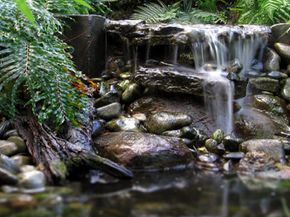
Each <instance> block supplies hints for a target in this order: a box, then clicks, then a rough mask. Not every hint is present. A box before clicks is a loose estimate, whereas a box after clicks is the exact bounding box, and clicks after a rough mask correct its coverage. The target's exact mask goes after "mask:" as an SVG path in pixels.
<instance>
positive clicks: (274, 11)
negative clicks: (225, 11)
mask: <svg viewBox="0 0 290 217" xmlns="http://www.w3.org/2000/svg"><path fill="white" fill-rule="evenodd" d="M232 10H237V11H238V12H239V13H240V16H239V19H238V22H239V23H249V24H269V25H271V24H274V23H279V22H288V21H289V19H290V2H289V0H256V1H254V0H239V1H237V3H236V7H235V8H233V9H232Z"/></svg>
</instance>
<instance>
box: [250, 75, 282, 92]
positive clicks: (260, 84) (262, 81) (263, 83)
mask: <svg viewBox="0 0 290 217" xmlns="http://www.w3.org/2000/svg"><path fill="white" fill-rule="evenodd" d="M249 85H250V88H251V89H252V91H254V92H256V91H268V92H271V93H277V92H278V90H279V81H277V80H276V79H272V78H266V77H258V78H251V79H250V80H249Z"/></svg>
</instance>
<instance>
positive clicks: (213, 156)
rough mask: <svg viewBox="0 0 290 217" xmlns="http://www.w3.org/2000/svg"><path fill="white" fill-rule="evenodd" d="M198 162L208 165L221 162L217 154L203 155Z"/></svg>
mask: <svg viewBox="0 0 290 217" xmlns="http://www.w3.org/2000/svg"><path fill="white" fill-rule="evenodd" d="M198 160H199V161H201V162H206V163H214V162H216V161H218V160H219V157H218V156H217V155H216V154H213V153H209V154H201V155H199V156H198Z"/></svg>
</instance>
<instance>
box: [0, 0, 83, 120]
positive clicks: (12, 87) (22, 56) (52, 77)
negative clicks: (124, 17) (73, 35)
mask: <svg viewBox="0 0 290 217" xmlns="http://www.w3.org/2000/svg"><path fill="white" fill-rule="evenodd" d="M48 1H49V0H48ZM31 10H32V12H33V13H34V15H35V18H36V25H33V24H32V23H30V22H28V21H27V20H26V19H25V17H24V16H23V15H22V14H21V13H19V11H18V9H17V7H16V4H14V3H13V1H10V0H2V1H1V3H0V17H1V20H0V93H1V94H0V100H3V102H5V106H0V112H1V113H4V114H6V115H9V116H15V115H16V114H18V113H21V110H22V108H23V106H25V107H28V108H29V107H31V108H32V111H33V113H34V114H35V115H36V116H37V117H38V119H39V121H40V122H43V121H46V120H47V119H50V120H52V121H51V122H53V123H55V124H56V125H60V124H62V123H63V122H64V121H70V122H72V123H77V122H79V121H81V117H82V114H83V113H84V112H85V110H86V108H87V104H88V98H87V96H86V95H84V94H83V93H81V92H80V91H79V90H78V89H76V88H75V87H74V86H73V85H72V83H73V81H74V77H73V76H72V75H74V74H78V73H79V72H77V71H76V69H75V68H74V64H73V62H72V60H71V56H70V54H69V53H67V52H66V50H68V48H69V47H68V46H67V45H66V44H65V43H63V42H62V41H61V40H60V39H59V38H58V37H57V34H59V33H60V31H61V24H60V22H59V21H58V20H57V19H56V18H55V17H54V16H53V14H52V13H50V12H49V11H48V10H47V9H46V8H44V7H43V5H42V2H41V0H36V1H34V2H33V5H32V6H31ZM23 101H24V102H23ZM20 102H21V103H20ZM1 103H2V101H1ZM6 107H7V108H9V110H10V111H9V112H7V108H6Z"/></svg>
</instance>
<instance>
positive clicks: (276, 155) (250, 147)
mask: <svg viewBox="0 0 290 217" xmlns="http://www.w3.org/2000/svg"><path fill="white" fill-rule="evenodd" d="M241 149H242V150H243V151H245V152H262V153H264V154H266V155H267V156H269V157H270V158H272V159H273V160H275V161H276V162H285V152H284V145H283V143H282V142H281V141H280V140H276V139H255V140H248V141H245V142H243V143H242V144H241Z"/></svg>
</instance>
